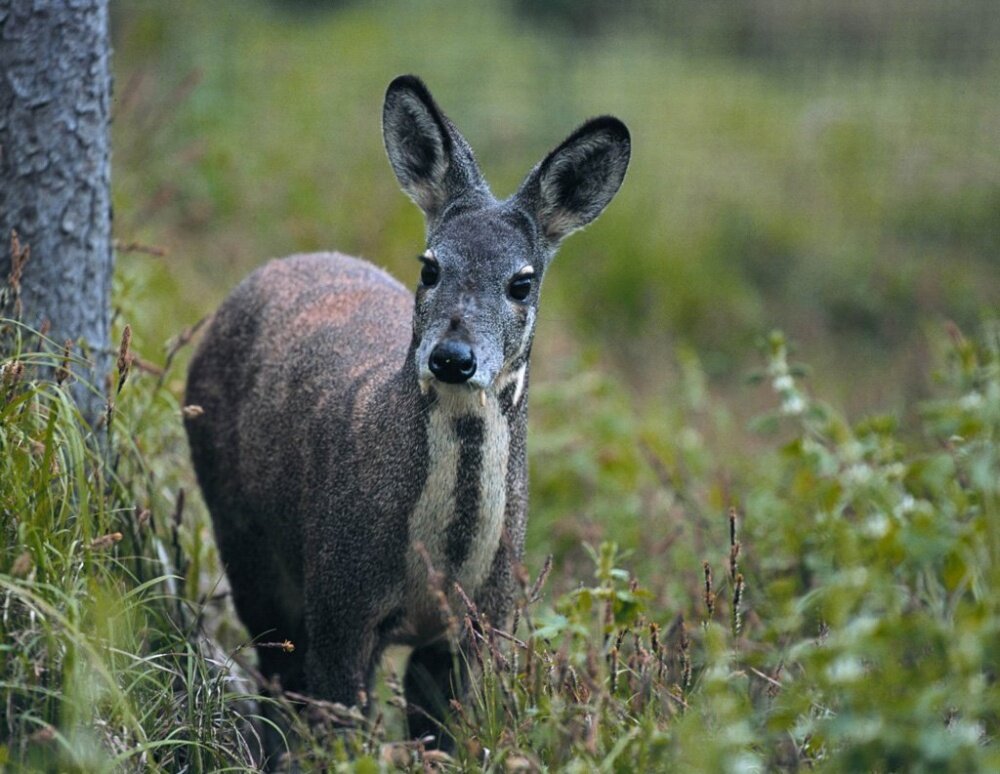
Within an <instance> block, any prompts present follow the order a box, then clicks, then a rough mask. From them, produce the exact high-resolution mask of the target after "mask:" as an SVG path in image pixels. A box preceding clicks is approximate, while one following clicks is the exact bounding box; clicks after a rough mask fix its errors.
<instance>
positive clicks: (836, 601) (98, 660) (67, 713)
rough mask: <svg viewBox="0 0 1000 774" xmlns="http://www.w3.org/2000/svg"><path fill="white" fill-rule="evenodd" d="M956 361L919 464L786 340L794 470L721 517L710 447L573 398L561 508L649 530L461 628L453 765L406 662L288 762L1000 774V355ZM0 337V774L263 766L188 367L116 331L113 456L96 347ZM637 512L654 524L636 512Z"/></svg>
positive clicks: (573, 555)
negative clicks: (95, 383) (473, 675)
mask: <svg viewBox="0 0 1000 774" xmlns="http://www.w3.org/2000/svg"><path fill="white" fill-rule="evenodd" d="M948 333H949V336H950V341H949V342H948V344H947V346H946V347H945V348H944V350H943V352H942V356H941V362H940V367H941V388H940V394H939V396H938V397H937V398H936V399H934V400H932V401H929V402H926V403H924V404H922V405H921V406H920V407H919V409H918V410H919V413H920V415H921V418H922V419H921V428H922V435H921V436H917V437H914V438H909V439H907V440H906V441H905V442H904V441H903V440H902V438H901V433H900V431H899V430H898V428H897V427H896V426H895V423H894V422H893V421H892V420H891V419H890V418H886V417H871V418H867V419H865V420H863V421H861V422H859V423H856V424H853V425H852V424H851V423H849V422H848V421H847V420H845V419H844V418H843V417H842V416H841V415H839V414H838V413H837V412H836V411H835V410H833V409H832V408H830V407H829V406H828V405H826V404H824V403H822V402H821V401H819V400H818V399H816V398H814V397H813V396H812V395H811V394H810V393H809V392H808V391H807V390H806V389H805V388H804V387H803V385H802V382H801V380H800V378H799V377H797V376H796V375H795V374H796V369H795V368H793V367H790V366H789V363H788V360H787V353H786V348H785V343H784V340H783V338H782V337H781V336H780V335H779V334H774V335H772V337H771V338H770V340H769V341H768V342H767V344H766V350H767V352H766V365H765V368H764V370H763V372H762V373H761V374H760V378H761V379H762V380H763V381H764V382H766V384H767V386H768V387H769V388H770V390H771V392H772V394H773V405H774V410H773V412H772V413H771V414H768V415H764V416H762V417H760V418H759V421H758V425H759V427H758V430H759V431H760V432H761V433H765V434H767V433H769V435H767V437H768V438H769V439H770V440H768V441H766V442H764V443H763V448H762V450H761V452H760V453H759V454H757V455H756V457H755V459H754V460H753V461H752V462H751V463H749V464H747V465H745V466H744V467H743V469H742V471H728V473H729V475H730V476H731V478H730V480H729V481H728V483H727V489H726V492H727V494H728V496H729V497H730V498H731V508H729V509H726V508H720V507H718V506H717V505H716V504H715V502H714V500H715V498H716V493H717V487H716V486H715V485H714V484H712V483H711V479H713V478H716V477H718V476H719V475H720V471H721V470H722V467H724V465H723V463H721V462H720V461H713V462H708V461H706V459H705V458H706V457H707V456H709V455H710V454H711V452H710V451H709V450H708V449H707V448H705V447H702V448H695V447H697V446H698V441H697V435H698V434H697V432H696V431H695V430H694V429H693V428H691V427H689V426H687V427H685V426H683V424H682V425H681V426H677V427H669V421H667V422H666V423H665V424H664V425H663V426H662V427H660V428H657V429H652V428H649V427H648V426H647V427H646V428H645V429H644V430H643V431H642V433H639V434H637V433H636V431H635V428H634V427H631V426H630V425H629V422H628V421H627V419H626V420H624V421H620V420H621V417H623V416H625V417H627V416H628V414H629V411H628V409H627V408H623V401H625V399H624V398H623V397H622V396H621V395H620V394H619V393H618V392H617V391H616V390H615V389H614V388H613V387H611V386H608V385H606V384H602V381H601V379H600V378H599V377H596V376H593V377H590V378H591V379H592V381H593V382H594V385H593V386H592V389H591V390H590V391H589V392H588V391H585V390H584V391H581V390H577V389H573V390H572V394H571V395H569V394H567V395H565V396H563V397H564V398H566V400H565V402H564V403H563V404H562V405H564V408H563V409H562V410H563V411H570V412H571V411H573V410H574V408H573V406H572V403H573V400H574V399H576V400H586V402H587V405H588V406H589V407H590V414H589V416H588V417H587V418H586V419H580V418H579V417H578V418H577V421H576V423H575V428H576V432H577V433H578V434H579V435H578V437H577V438H575V439H565V438H564V439H562V440H555V441H551V444H552V445H553V446H557V447H560V448H562V449H563V453H562V456H563V457H565V458H566V459H567V462H566V464H567V465H568V466H569V467H570V468H571V472H569V473H567V471H565V470H559V468H558V466H554V469H553V470H549V471H546V472H545V473H543V474H541V475H540V476H539V478H540V479H541V481H540V482H539V486H540V488H541V489H542V491H543V492H544V490H545V487H546V486H549V487H551V486H555V482H554V481H551V480H548V481H547V480H546V479H547V477H549V476H553V477H557V478H559V479H561V480H562V482H563V485H564V486H565V487H566V488H567V489H568V490H569V491H570V492H571V493H572V494H569V495H565V497H568V498H570V499H572V498H579V499H578V502H577V508H578V509H579V513H578V514H577V515H578V517H579V520H581V521H583V522H589V523H590V524H591V525H592V529H593V534H594V536H596V537H601V536H602V535H603V530H607V531H612V532H613V531H614V524H615V523H628V521H629V520H630V519H633V518H634V519H638V520H640V521H642V526H641V527H639V528H638V538H637V539H635V540H633V538H632V537H631V536H629V534H628V532H627V531H624V532H622V533H621V534H620V535H619V540H618V541H617V542H616V541H614V540H610V539H603V540H602V541H601V542H600V543H598V544H595V545H591V544H590V543H587V542H582V543H580V542H576V543H573V542H571V541H568V540H567V541H564V542H562V543H559V542H557V543H556V544H555V548H556V555H555V557H554V558H550V559H549V560H548V561H546V562H544V563H543V564H541V565H538V566H535V567H531V566H530V564H531V560H529V566H528V567H526V568H525V569H524V571H523V572H522V573H521V575H520V580H521V582H522V586H523V595H522V597H521V603H520V605H519V607H518V612H517V616H516V619H515V621H514V622H513V623H512V626H511V628H510V631H499V630H493V629H492V628H491V627H490V626H489V625H488V624H487V623H485V622H482V621H479V619H478V614H477V612H476V610H475V608H474V607H472V606H466V607H465V608H464V609H461V610H454V611H452V614H453V630H454V632H455V633H456V635H457V634H458V633H459V632H461V631H462V630H463V629H468V630H469V631H476V632H479V633H478V634H477V635H476V638H477V643H478V648H477V649H476V650H475V652H474V660H475V662H476V663H475V667H476V669H477V670H479V671H480V672H481V673H482V675H483V679H482V681H481V682H480V683H479V685H478V687H477V688H476V690H475V691H474V693H473V695H472V696H470V697H469V698H468V699H467V700H466V701H464V702H463V703H462V704H461V705H457V706H456V708H455V709H456V721H455V724H454V731H455V734H456V736H457V738H458V740H459V745H458V750H457V752H456V756H455V757H454V758H444V757H442V756H441V755H440V754H435V753H432V752H428V751H424V750H423V749H422V748H421V747H420V746H419V745H418V744H412V743H406V742H403V741H400V739H401V736H402V728H401V723H400V715H399V711H398V708H399V707H400V705H401V704H402V702H403V699H402V696H401V695H400V691H399V686H398V680H397V679H396V678H395V671H394V666H393V664H392V662H391V660H390V663H389V664H388V665H387V666H386V669H385V674H386V676H385V678H384V679H383V681H382V685H381V689H380V690H381V692H382V696H381V699H380V701H379V709H378V710H377V712H376V714H375V715H374V716H373V717H370V718H365V717H362V716H359V715H358V714H357V713H356V712H354V711H353V710H351V709H350V708H344V707H340V706H337V705H327V704H324V703H322V702H310V701H307V700H306V699H304V697H299V696H276V697H274V698H272V699H270V700H265V702H269V703H270V704H273V707H274V708H275V710H276V711H278V712H288V713H289V717H291V718H292V720H293V723H294V728H295V738H296V739H297V741H296V742H294V743H293V745H292V748H293V751H294V753H293V754H294V756H295V757H296V758H297V759H299V760H300V761H301V762H302V763H304V764H306V765H307V766H310V767H312V766H321V765H336V766H337V767H348V768H354V769H358V770H362V771H365V770H378V769H384V768H392V767H402V768H414V769H420V768H421V767H427V766H432V767H439V768H443V769H451V768H454V767H459V768H479V767H482V768H484V769H499V770H508V771H511V770H515V771H531V770H540V769H542V768H560V769H567V770H581V771H583V770H587V771H590V770H594V769H595V768H599V769H601V770H609V771H612V770H613V771H638V770H652V769H655V768H663V767H669V766H685V767H689V768H693V769H696V770H705V771H709V770H720V771H721V770H733V771H754V770H774V769H784V770H796V769H798V768H802V767H805V766H809V767H816V768H818V769H820V770H830V771H857V770H873V771H896V770H913V771H916V770H935V771H939V770H954V771H970V770H990V769H994V768H996V767H997V765H1000V753H998V752H997V746H996V742H995V736H996V733H997V722H998V713H1000V688H998V685H997V667H998V657H1000V653H998V647H1000V646H998V643H1000V631H998V628H1000V609H998V603H997V601H996V596H995V594H994V593H993V589H995V588H996V584H997V581H998V578H997V577H996V576H997V572H998V568H1000V561H998V560H1000V555H998V554H1000V520H998V516H1000V514H998V505H1000V483H998V482H1000V459H998V446H997V441H998V433H1000V328H998V327H997V326H991V327H988V328H986V329H985V331H984V332H983V333H982V335H979V336H976V337H973V338H966V337H965V336H964V335H963V334H961V333H960V332H959V331H958V329H957V328H954V327H952V328H950V329H949V331H948ZM4 334H5V340H4V353H5V354H4V358H3V363H2V384H3V395H2V396H0V397H2V407H0V446H2V450H3V454H2V455H0V460H2V462H0V464H2V466H3V468H2V471H0V480H2V481H3V482H4V487H3V495H2V502H0V507H2V509H3V530H4V540H3V549H2V552H0V592H2V603H0V616H2V618H0V621H2V625H3V640H2V646H0V658H2V665H3V666H2V669H0V674H2V675H3V682H2V686H3V693H4V695H3V697H2V698H3V706H4V722H3V727H2V728H0V735H2V736H0V756H2V759H3V760H4V762H5V763H7V764H8V765H9V766H11V767H12V768H14V769H15V770H16V769H18V768H24V769H35V768H48V767H53V766H54V767H56V768H58V769H59V770H78V771H97V770H112V769H118V770H161V771H176V770H215V769H218V768H224V767H229V766H235V767H247V766H251V765H253V760H254V758H253V756H254V755H255V754H256V751H257V749H258V742H257V740H258V735H259V733H260V731H261V728H262V724H263V722H265V721H262V720H261V719H260V717H261V715H262V714H264V713H262V710H261V706H260V705H259V703H258V702H256V701H254V700H252V699H251V698H250V695H251V694H253V693H255V691H256V690H257V689H258V688H260V687H261V686H259V685H256V684H255V683H254V671H253V668H252V656H250V655H249V654H248V652H247V648H246V647H245V646H246V643H245V642H244V643H241V644H240V645H237V646H235V647H228V648H227V647H225V646H223V645H221V644H220V639H223V640H224V639H225V637H217V636H216V635H217V629H218V624H212V625H209V624H208V623H207V619H209V618H215V617H217V616H218V613H216V612H213V610H214V608H215V607H216V606H218V605H219V604H220V603H222V602H223V601H224V599H223V597H224V595H220V594H218V593H217V590H218V588H219V586H218V584H219V583H220V576H219V569H218V564H217V558H216V557H215V556H214V550H213V549H212V546H211V542H210V539H209V538H208V532H209V530H208V526H207V523H206V517H205V515H204V513H203V512H200V511H199V512H196V513H192V512H191V510H190V509H186V508H185V505H184V500H185V496H184V490H183V489H182V488H180V482H181V481H182V480H183V479H184V474H183V473H180V474H179V473H178V471H179V470H180V469H183V467H184V461H183V445H182V444H181V443H180V438H179V436H180V432H181V431H180V416H181V411H182V410H184V407H181V406H180V405H179V404H178V402H177V401H176V399H175V397H174V396H173V395H172V393H171V392H170V390H169V389H168V387H167V386H166V382H167V381H168V378H169V377H168V374H169V369H170V368H171V364H170V363H169V362H167V363H165V364H161V365H154V364H152V363H149V362H146V361H144V360H143V359H142V358H138V357H136V356H135V355H134V353H133V352H132V350H131V342H130V329H123V332H122V344H121V352H120V357H119V360H118V363H119V370H118V373H117V375H116V378H115V379H113V380H110V382H109V385H108V387H107V391H106V395H107V401H108V408H107V411H106V413H105V415H104V418H103V420H102V422H101V423H99V425H98V426H97V427H95V428H89V427H87V426H86V425H84V424H83V422H82V419H81V417H80V415H79V412H78V411H77V409H76V407H75V404H74V402H73V399H72V397H71V391H70V389H69V382H70V381H71V380H72V378H73V376H72V372H73V370H74V366H75V365H76V363H77V362H78V361H77V356H76V355H74V353H73V352H72V348H60V347H58V346H53V344H52V343H51V342H47V341H46V340H45V339H44V337H43V336H42V335H41V334H40V333H39V332H36V331H30V330H27V329H25V328H23V327H20V326H18V325H16V324H15V323H13V322H11V321H8V322H6V323H5V325H4ZM186 338H187V336H181V337H180V338H179V340H178V341H177V342H175V343H174V347H173V348H172V349H171V350H170V352H173V351H175V349H176V347H178V346H180V345H181V344H182V343H183V342H184V341H185V340H186ZM166 359H167V361H169V360H171V357H170V356H169V354H168V357H167V358H166ZM563 389H564V390H566V388H563ZM748 389H749V388H748ZM566 391H567V392H569V391H568V390H566ZM581 396H582V397H581ZM556 397H557V396H554V395H549V396H546V397H545V400H546V401H547V400H550V399H551V400H553V401H554V400H556ZM542 405H543V408H542V409H541V411H540V413H543V414H545V413H546V410H547V409H546V408H545V403H544V402H543V404H542ZM187 410H189V411H190V410H193V409H190V408H188V409H187ZM581 439H584V440H581ZM554 451H555V450H554V449H553V448H550V449H549V450H548V451H547V452H546V451H543V453H542V455H541V456H542V459H543V460H544V459H545V456H546V454H551V453H553V452H554ZM698 456H701V457H702V459H701V460H700V461H698V460H696V459H695V457H698ZM685 460H687V461H685ZM543 464H544V463H542V462H540V463H539V465H543ZM720 466H721V467H720ZM595 471H596V472H595ZM591 476H593V477H594V478H593V480H591V481H589V482H587V479H588V478H589V477H591ZM574 477H576V478H577V479H578V481H574V480H573V478H574ZM678 480H683V484H682V486H680V487H677V488H675V484H676V483H677V481H678ZM623 491H630V492H633V493H634V494H635V495H636V498H635V502H634V503H631V504H629V502H628V501H627V498H626V500H625V501H624V503H623V506H622V508H623V512H622V513H615V511H614V505H613V503H615V502H620V501H622V498H621V497H620V493H621V492H623ZM682 493H683V494H682ZM542 500H543V503H544V502H548V506H549V507H552V508H554V509H556V510H557V511H560V512H561V511H562V509H563V508H564V507H566V503H565V502H561V503H560V502H553V501H552V500H551V499H550V498H548V497H546V496H544V495H543V497H542ZM630 507H635V508H636V509H637V512H636V513H635V514H631V513H628V512H627V510H628V509H629V508H630ZM539 518H541V519H543V520H544V519H546V518H548V517H547V516H546V514H545V512H544V511H542V513H541V515H540V517H539ZM563 518H565V517H563ZM678 519H679V521H680V522H683V528H682V529H681V530H680V531H679V532H676V531H675V532H673V533H671V532H669V531H663V530H662V529H661V527H662V526H663V525H666V524H669V523H670V522H671V521H672V520H674V521H677V520H678ZM602 523H604V524H605V527H604V528H603V529H602V527H601V524H602ZM699 525H701V526H699ZM553 529H554V531H558V530H557V529H555V526H554V527H553ZM664 538H669V539H667V540H666V542H664V540H663V539H664ZM626 544H627V545H630V546H632V547H633V548H632V549H631V550H626V549H625V548H624V547H623V546H624V545H626ZM581 546H582V547H581ZM536 556H537V554H533V555H532V560H534V558H535V557H536ZM583 565H586V566H587V567H588V568H589V569H588V570H587V572H586V573H583V572H581V567H582V566H583ZM657 565H659V566H657ZM553 566H554V567H556V568H557V570H556V572H555V573H551V572H550V571H551V570H552V567H553ZM567 567H571V568H573V572H574V573H576V575H577V579H578V580H577V582H576V584H575V585H571V584H570V583H568V582H567V578H566V572H567V570H566V568H567ZM560 574H561V575H563V578H562V580H559V579H558V578H550V577H549V576H550V575H553V576H558V575H560ZM587 576H589V579H588V577H587ZM581 579H582V581H581ZM665 579H666V580H665ZM230 615H231V613H230ZM475 624H478V625H475ZM303 706H304V710H302V711H300V712H297V711H295V710H294V709H293V707H300V708H301V707H303Z"/></svg>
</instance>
